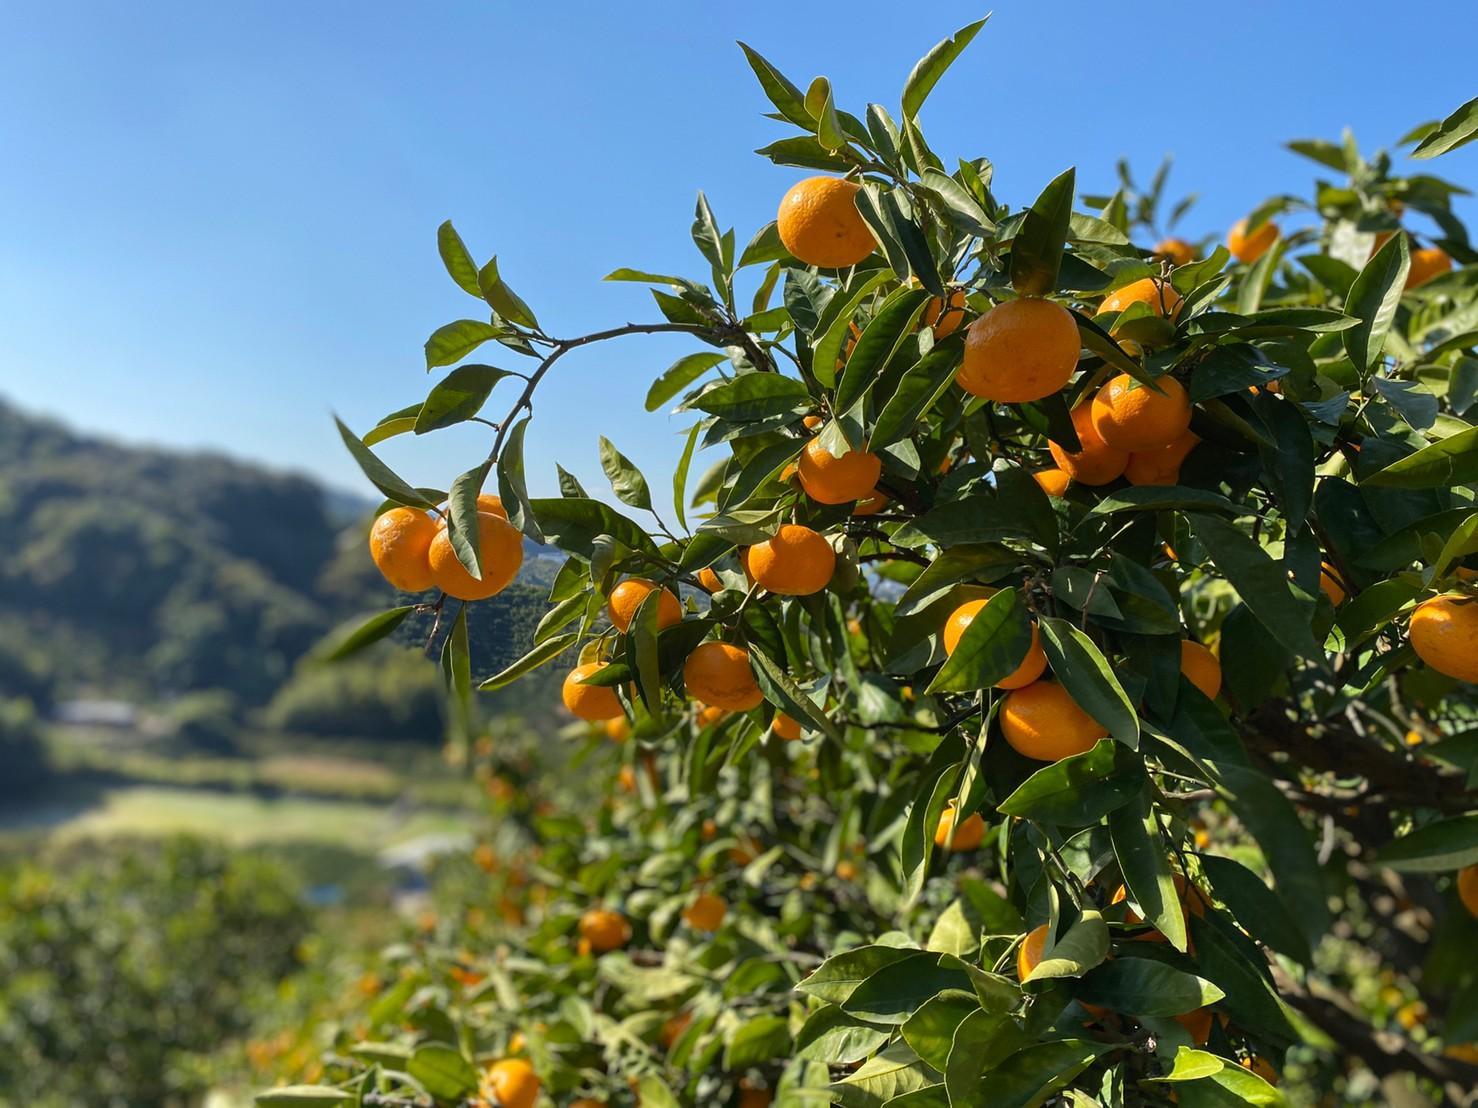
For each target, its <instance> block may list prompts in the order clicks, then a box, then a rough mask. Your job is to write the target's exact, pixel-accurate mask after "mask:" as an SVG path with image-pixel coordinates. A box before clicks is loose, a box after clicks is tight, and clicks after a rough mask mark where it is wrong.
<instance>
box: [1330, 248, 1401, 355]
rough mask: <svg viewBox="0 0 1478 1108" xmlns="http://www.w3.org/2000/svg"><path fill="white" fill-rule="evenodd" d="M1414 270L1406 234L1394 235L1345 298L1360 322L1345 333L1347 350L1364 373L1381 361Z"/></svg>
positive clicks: (1351, 312) (1369, 262)
mask: <svg viewBox="0 0 1478 1108" xmlns="http://www.w3.org/2000/svg"><path fill="white" fill-rule="evenodd" d="M1410 271H1411V248H1410V246H1409V245H1408V240H1407V238H1406V235H1405V234H1396V235H1393V236H1391V238H1390V239H1389V240H1388V241H1387V242H1386V244H1385V245H1384V246H1382V247H1381V248H1380V249H1379V250H1377V251H1376V252H1375V254H1374V256H1372V257H1371V259H1370V261H1368V262H1366V263H1365V268H1364V269H1362V270H1361V271H1360V276H1358V277H1356V278H1355V283H1354V285H1352V286H1351V287H1350V294H1349V296H1347V297H1345V311H1346V312H1347V313H1348V314H1350V315H1352V316H1355V317H1356V318H1357V319H1359V320H1360V322H1359V323H1357V324H1356V325H1355V326H1353V327H1351V328H1350V329H1349V330H1348V331H1345V332H1344V334H1343V337H1344V343H1345V351H1346V353H1348V354H1349V355H1350V361H1352V362H1354V363H1355V368H1356V369H1357V370H1359V371H1360V372H1361V373H1362V374H1363V373H1366V372H1369V370H1370V369H1371V368H1372V367H1373V366H1375V364H1376V363H1377V362H1379V361H1380V357H1381V350H1382V349H1383V348H1384V347H1385V344H1386V334H1387V333H1388V332H1389V331H1390V329H1391V324H1392V322H1394V321H1395V319H1396V306H1397V305H1398V304H1400V303H1401V293H1402V291H1403V289H1405V287H1406V275H1407V273H1409V272H1410Z"/></svg>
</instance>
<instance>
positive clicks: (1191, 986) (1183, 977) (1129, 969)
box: [1076, 957, 1226, 1016]
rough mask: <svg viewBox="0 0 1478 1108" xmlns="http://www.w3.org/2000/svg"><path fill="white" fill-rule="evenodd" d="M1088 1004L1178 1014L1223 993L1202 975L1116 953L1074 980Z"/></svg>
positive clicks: (1137, 1012)
mask: <svg viewBox="0 0 1478 1108" xmlns="http://www.w3.org/2000/svg"><path fill="white" fill-rule="evenodd" d="M1076 993H1077V995H1078V997H1079V998H1081V999H1082V1000H1085V1001H1087V1002H1088V1003H1089V1004H1097V1005H1099V1006H1100V1007H1106V1008H1109V1009H1111V1010H1113V1011H1115V1012H1128V1013H1131V1014H1133V1015H1136V1016H1178V1015H1182V1014H1184V1013H1186V1012H1192V1011H1195V1010H1196V1009H1197V1008H1204V1007H1205V1006H1206V1005H1208V1004H1215V1003H1216V1002H1217V1001H1218V1000H1220V999H1221V998H1222V997H1224V996H1225V995H1226V994H1225V993H1224V992H1222V990H1221V989H1219V988H1218V987H1217V986H1215V985H1213V984H1212V983H1211V982H1210V981H1207V980H1206V979H1205V978H1203V977H1197V976H1196V975H1195V974H1191V973H1185V972H1184V971H1182V970H1178V969H1175V968H1174V967H1172V966H1168V965H1166V964H1165V963H1163V962H1157V961H1153V960H1151V959H1149V958H1129V957H1119V958H1115V959H1114V960H1113V961H1111V962H1106V963H1104V964H1103V965H1101V966H1099V967H1098V968H1097V969H1096V970H1094V971H1093V972H1092V973H1090V974H1088V975H1087V976H1085V977H1084V978H1083V980H1082V981H1081V982H1080V983H1079V984H1078V987H1077V990H1076Z"/></svg>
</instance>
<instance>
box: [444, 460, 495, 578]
mask: <svg viewBox="0 0 1478 1108" xmlns="http://www.w3.org/2000/svg"><path fill="white" fill-rule="evenodd" d="M491 468H492V463H491V462H483V463H482V465H480V466H477V467H476V468H474V469H469V470H468V471H467V472H466V473H464V474H462V475H461V476H460V477H458V478H457V479H456V480H455V481H453V482H452V487H451V491H450V492H448V493H447V528H446V530H447V539H448V541H449V542H450V543H451V544H452V553H454V554H455V555H456V556H457V561H459V562H461V563H462V568H463V569H465V570H466V571H467V572H468V573H470V574H471V575H472V577H473V579H474V580H476V581H481V580H482V551H481V549H480V548H479V539H480V535H481V532H482V527H481V523H480V521H479V520H478V518H477V517H478V510H477V496H478V494H479V493H480V492H482V485H483V482H484V481H486V480H487V477H488V470H489V469H491Z"/></svg>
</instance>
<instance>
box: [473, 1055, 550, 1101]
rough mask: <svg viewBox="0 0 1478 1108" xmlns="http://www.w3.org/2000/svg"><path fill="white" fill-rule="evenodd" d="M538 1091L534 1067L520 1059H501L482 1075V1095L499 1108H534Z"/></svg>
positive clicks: (538, 1086)
mask: <svg viewBox="0 0 1478 1108" xmlns="http://www.w3.org/2000/svg"><path fill="white" fill-rule="evenodd" d="M539 1089H540V1085H539V1077H538V1075H537V1074H535V1073H534V1067H533V1066H531V1065H529V1064H528V1063H527V1062H525V1061H524V1060H523V1059H522V1058H503V1059H501V1060H500V1061H497V1062H494V1063H493V1064H492V1065H491V1066H489V1067H488V1068H487V1069H486V1070H485V1071H484V1072H483V1075H482V1090H481V1091H482V1095H483V1096H484V1097H486V1098H488V1099H489V1100H491V1101H492V1102H493V1103H494V1104H497V1105H498V1106H499V1108H534V1102H535V1101H537V1100H538V1099H539Z"/></svg>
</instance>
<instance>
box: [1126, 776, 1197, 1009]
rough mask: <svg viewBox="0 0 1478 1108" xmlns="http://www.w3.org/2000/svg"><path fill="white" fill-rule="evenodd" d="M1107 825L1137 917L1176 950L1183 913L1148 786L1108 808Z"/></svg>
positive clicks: (1182, 935) (1181, 942) (1180, 946)
mask: <svg viewBox="0 0 1478 1108" xmlns="http://www.w3.org/2000/svg"><path fill="white" fill-rule="evenodd" d="M1108 829H1109V839H1110V841H1112V843H1113V844H1114V858H1115V859H1116V860H1117V861H1118V863H1119V872H1120V873H1121V874H1123V876H1124V884H1125V886H1126V887H1127V888H1128V890H1129V898H1130V900H1132V901H1133V903H1134V904H1135V905H1136V906H1137V907H1138V909H1139V915H1140V918H1141V919H1143V920H1145V921H1147V922H1148V923H1150V924H1152V925H1153V926H1154V927H1155V928H1156V930H1158V931H1159V932H1160V934H1162V935H1164V936H1165V938H1166V939H1168V940H1169V942H1170V944H1171V945H1172V946H1173V947H1175V949H1176V950H1180V951H1184V950H1185V949H1186V925H1185V913H1184V911H1183V910H1182V907H1181V902H1180V895H1179V893H1178V892H1177V891H1176V888H1175V878H1174V876H1173V875H1172V874H1171V871H1170V862H1169V852H1168V851H1167V849H1166V844H1165V840H1164V838H1163V836H1162V835H1161V832H1160V823H1159V820H1158V818H1157V817H1156V815H1155V812H1154V808H1153V804H1152V801H1151V798H1150V794H1149V792H1148V790H1143V791H1141V792H1140V793H1139V794H1138V796H1136V797H1135V798H1134V802H1133V803H1130V804H1126V805H1124V806H1123V807H1122V808H1119V809H1118V810H1117V811H1114V812H1111V813H1110V814H1109V821H1108ZM1144 1014H1145V1015H1149V1014H1152V1013H1144Z"/></svg>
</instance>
